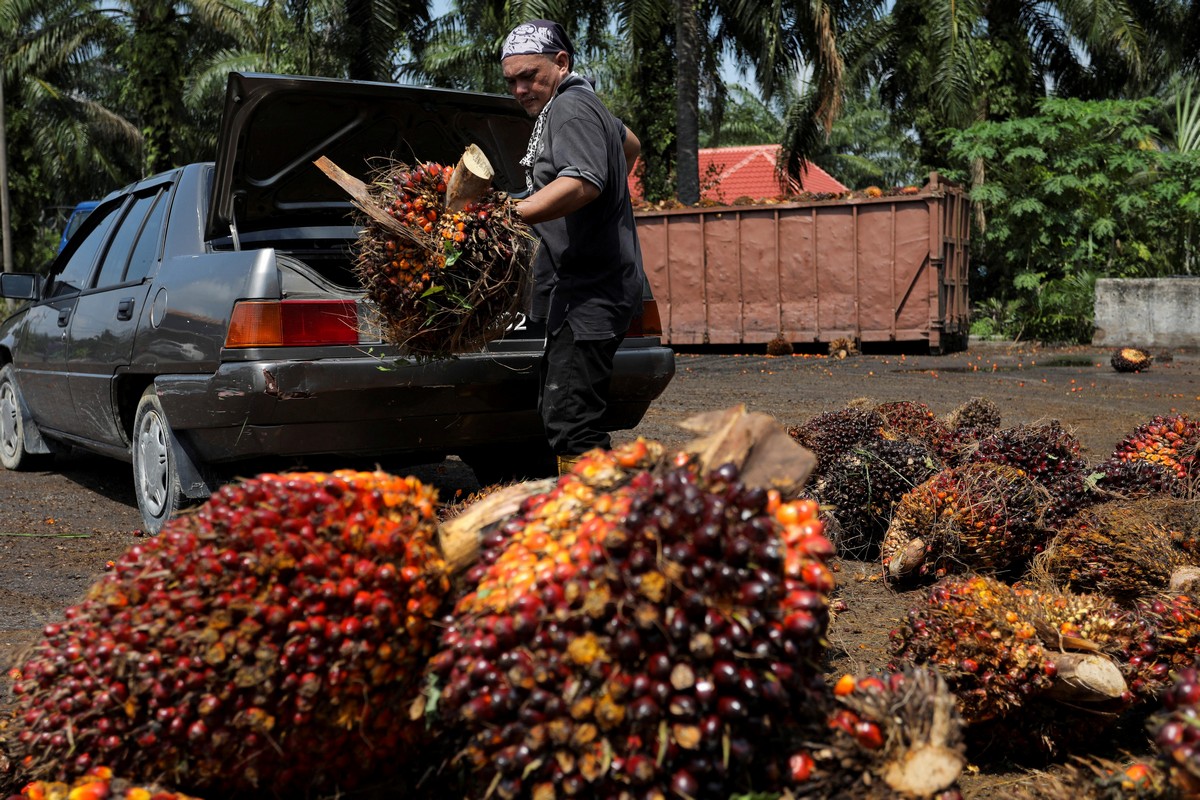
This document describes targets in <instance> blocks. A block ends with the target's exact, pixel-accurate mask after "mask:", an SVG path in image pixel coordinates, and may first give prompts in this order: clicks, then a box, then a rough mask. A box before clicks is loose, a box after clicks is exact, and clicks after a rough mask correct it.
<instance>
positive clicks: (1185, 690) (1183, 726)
mask: <svg viewBox="0 0 1200 800" xmlns="http://www.w3.org/2000/svg"><path fill="white" fill-rule="evenodd" d="M1149 727H1150V731H1151V733H1152V735H1153V736H1154V741H1155V743H1156V744H1157V745H1158V748H1159V751H1160V752H1161V754H1162V762H1163V764H1164V765H1165V770H1166V772H1167V774H1168V776H1169V780H1170V784H1171V787H1172V788H1173V789H1174V790H1175V791H1176V792H1178V796H1179V797H1196V796H1200V671H1197V669H1196V668H1195V667H1184V668H1183V669H1180V670H1179V673H1178V677H1177V678H1176V679H1175V681H1174V683H1172V684H1171V687H1170V688H1169V689H1168V690H1167V692H1166V694H1165V695H1164V696H1163V708H1162V711H1161V712H1159V713H1158V714H1157V715H1155V716H1154V717H1153V718H1152V719H1151V720H1150V723H1149Z"/></svg>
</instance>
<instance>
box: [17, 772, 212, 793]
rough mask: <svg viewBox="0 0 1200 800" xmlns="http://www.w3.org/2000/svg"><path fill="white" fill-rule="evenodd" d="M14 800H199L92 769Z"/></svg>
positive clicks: (32, 787)
mask: <svg viewBox="0 0 1200 800" xmlns="http://www.w3.org/2000/svg"><path fill="white" fill-rule="evenodd" d="M13 800H198V798H195V797H192V796H191V795H186V794H182V793H179V792H174V791H171V790H169V789H164V788H162V787H161V786H158V785H155V784H150V785H140V784H138V783H137V782H135V781H130V780H126V779H124V778H120V777H114V776H113V772H112V770H111V769H109V768H108V767H93V768H92V769H90V770H88V772H87V774H86V775H82V776H80V777H78V778H76V779H75V780H73V781H71V782H70V783H64V782H62V781H33V782H32V783H30V784H28V785H27V786H25V787H24V788H22V789H21V793H20V794H19V795H14V796H13Z"/></svg>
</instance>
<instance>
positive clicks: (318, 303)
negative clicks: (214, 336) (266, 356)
mask: <svg viewBox="0 0 1200 800" xmlns="http://www.w3.org/2000/svg"><path fill="white" fill-rule="evenodd" d="M358 341H359V335H358V306H357V304H356V303H355V301H353V300H241V301H239V302H237V303H236V304H234V307H233V317H232V319H230V321H229V333H227V334H226V336H225V346H226V347H305V346H311V345H321V344H358Z"/></svg>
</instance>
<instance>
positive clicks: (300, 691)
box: [10, 471, 450, 795]
mask: <svg viewBox="0 0 1200 800" xmlns="http://www.w3.org/2000/svg"><path fill="white" fill-rule="evenodd" d="M435 502H436V495H435V492H434V490H433V489H431V488H429V487H426V486H424V485H422V484H421V483H420V482H419V481H417V480H416V479H415V478H398V477H394V476H391V475H387V474H385V473H382V472H373V473H372V472H352V471H338V472H334V473H331V474H325V473H285V474H280V475H275V474H265V475H260V476H258V477H257V478H253V479H250V480H246V481H244V482H242V483H240V484H229V485H226V486H224V487H222V488H221V489H220V490H219V491H218V492H217V493H215V494H214V495H213V496H212V497H211V498H210V499H209V500H208V501H207V502H206V503H205V504H204V505H203V506H201V507H200V508H199V509H197V510H196V511H195V512H194V513H191V514H188V515H184V516H181V517H178V518H177V519H174V520H172V521H171V522H170V523H169V524H168V525H167V526H166V527H165V528H164V530H163V532H162V533H161V534H160V535H159V536H158V537H156V538H154V539H153V540H150V541H148V542H147V543H145V544H137V545H134V546H133V547H131V548H130V549H129V550H128V551H127V552H126V553H125V554H124V555H123V556H121V557H120V558H119V559H118V560H117V561H116V562H115V563H114V565H113V567H112V569H111V571H110V572H108V573H107V574H106V575H105V576H104V577H103V578H102V579H101V580H99V581H98V582H97V583H95V584H94V585H93V586H92V587H91V588H90V589H89V591H88V593H87V595H86V597H85V599H84V600H83V601H82V602H81V603H80V604H79V605H76V606H73V607H70V608H68V609H67V610H66V612H65V615H64V616H65V618H64V619H63V620H62V621H61V622H54V623H51V624H49V625H47V626H46V628H45V630H44V636H45V638H44V639H43V640H42V641H41V642H40V643H39V644H37V645H36V647H35V648H34V649H33V652H32V655H31V656H30V657H29V658H28V660H27V661H26V663H25V664H24V665H23V666H22V667H20V669H19V670H16V671H15V674H14V683H13V693H14V695H15V697H16V717H15V719H16V722H17V723H18V725H19V733H17V735H16V736H14V737H13V742H12V744H13V750H12V751H11V752H10V756H11V757H12V759H13V762H14V763H15V764H16V765H17V766H18V767H19V768H20V769H21V770H23V772H24V773H25V774H28V775H29V777H30V778H35V779H38V778H51V779H57V780H64V779H70V778H71V777H72V776H76V775H82V774H84V773H86V772H87V770H88V769H89V768H91V767H92V766H94V765H98V764H103V765H105V766H108V767H110V768H112V769H114V770H117V771H118V773H119V774H121V775H124V776H127V777H129V778H131V779H136V780H143V779H154V780H158V779H167V780H169V781H170V782H171V783H172V784H173V785H176V786H180V787H186V788H200V789H206V788H211V789H213V790H214V791H216V792H217V793H218V794H227V793H232V792H235V791H238V790H252V789H254V788H255V787H260V786H270V787H273V788H274V790H276V791H278V792H279V793H280V794H283V795H287V794H289V793H297V792H301V790H307V788H308V787H310V786H314V787H318V788H320V787H323V786H350V785H354V784H355V782H356V781H357V780H358V779H359V778H360V777H361V776H364V775H373V774H375V773H376V772H377V771H378V772H380V773H381V774H384V775H386V774H389V773H388V770H390V769H392V768H393V767H395V766H396V764H395V762H398V761H400V760H401V759H400V758H399V756H400V755H401V754H403V753H405V752H406V745H407V744H409V743H411V742H412V741H413V740H414V737H417V736H418V735H419V733H420V731H419V729H417V728H416V727H414V723H413V722H411V721H410V720H409V716H408V712H407V705H405V704H406V703H407V702H409V701H411V700H412V699H413V697H414V696H416V695H417V694H418V693H419V691H420V688H421V684H422V681H423V671H424V665H425V662H426V660H427V659H428V656H429V654H430V653H431V652H432V650H433V648H434V646H435V645H436V641H437V632H436V631H435V629H434V627H433V624H434V622H435V621H436V620H437V619H438V618H439V607H440V606H441V604H442V601H443V598H444V597H445V596H446V595H447V593H448V592H449V588H450V587H449V579H448V578H447V576H446V574H445V569H444V564H443V561H442V557H441V555H440V554H439V553H438V551H437V549H436V546H435V545H436V536H437V522H436V518H435V510H434V506H435ZM233 765H236V768H232V767H233Z"/></svg>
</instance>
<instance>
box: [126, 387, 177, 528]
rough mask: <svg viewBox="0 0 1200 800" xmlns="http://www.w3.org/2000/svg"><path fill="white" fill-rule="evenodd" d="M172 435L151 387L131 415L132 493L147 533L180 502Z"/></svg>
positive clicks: (162, 521)
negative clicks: (135, 498)
mask: <svg viewBox="0 0 1200 800" xmlns="http://www.w3.org/2000/svg"><path fill="white" fill-rule="evenodd" d="M174 439H175V434H174V433H172V431H171V426H170V424H169V423H168V422H167V415H166V414H164V413H163V408H162V404H161V403H160V402H159V400H158V394H157V393H155V391H154V387H153V386H151V387H149V388H148V389H146V391H145V392H143V393H142V399H141V400H139V401H138V407H137V414H136V415H135V416H134V418H133V441H132V443H131V447H130V450H131V451H132V456H133V493H134V495H135V496H136V497H137V504H138V510H140V511H141V512H142V525H143V526H144V527H145V530H146V533H150V534H156V533H158V532H159V531H161V530H162V528H163V525H165V524H166V523H167V520H169V519H170V518H171V516H172V515H173V514H174V513H175V512H176V511H178V510H179V508H180V506H181V505H182V504H183V502H184V500H183V490H182V488H181V487H180V484H179V470H178V468H177V466H176V464H175V447H174Z"/></svg>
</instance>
